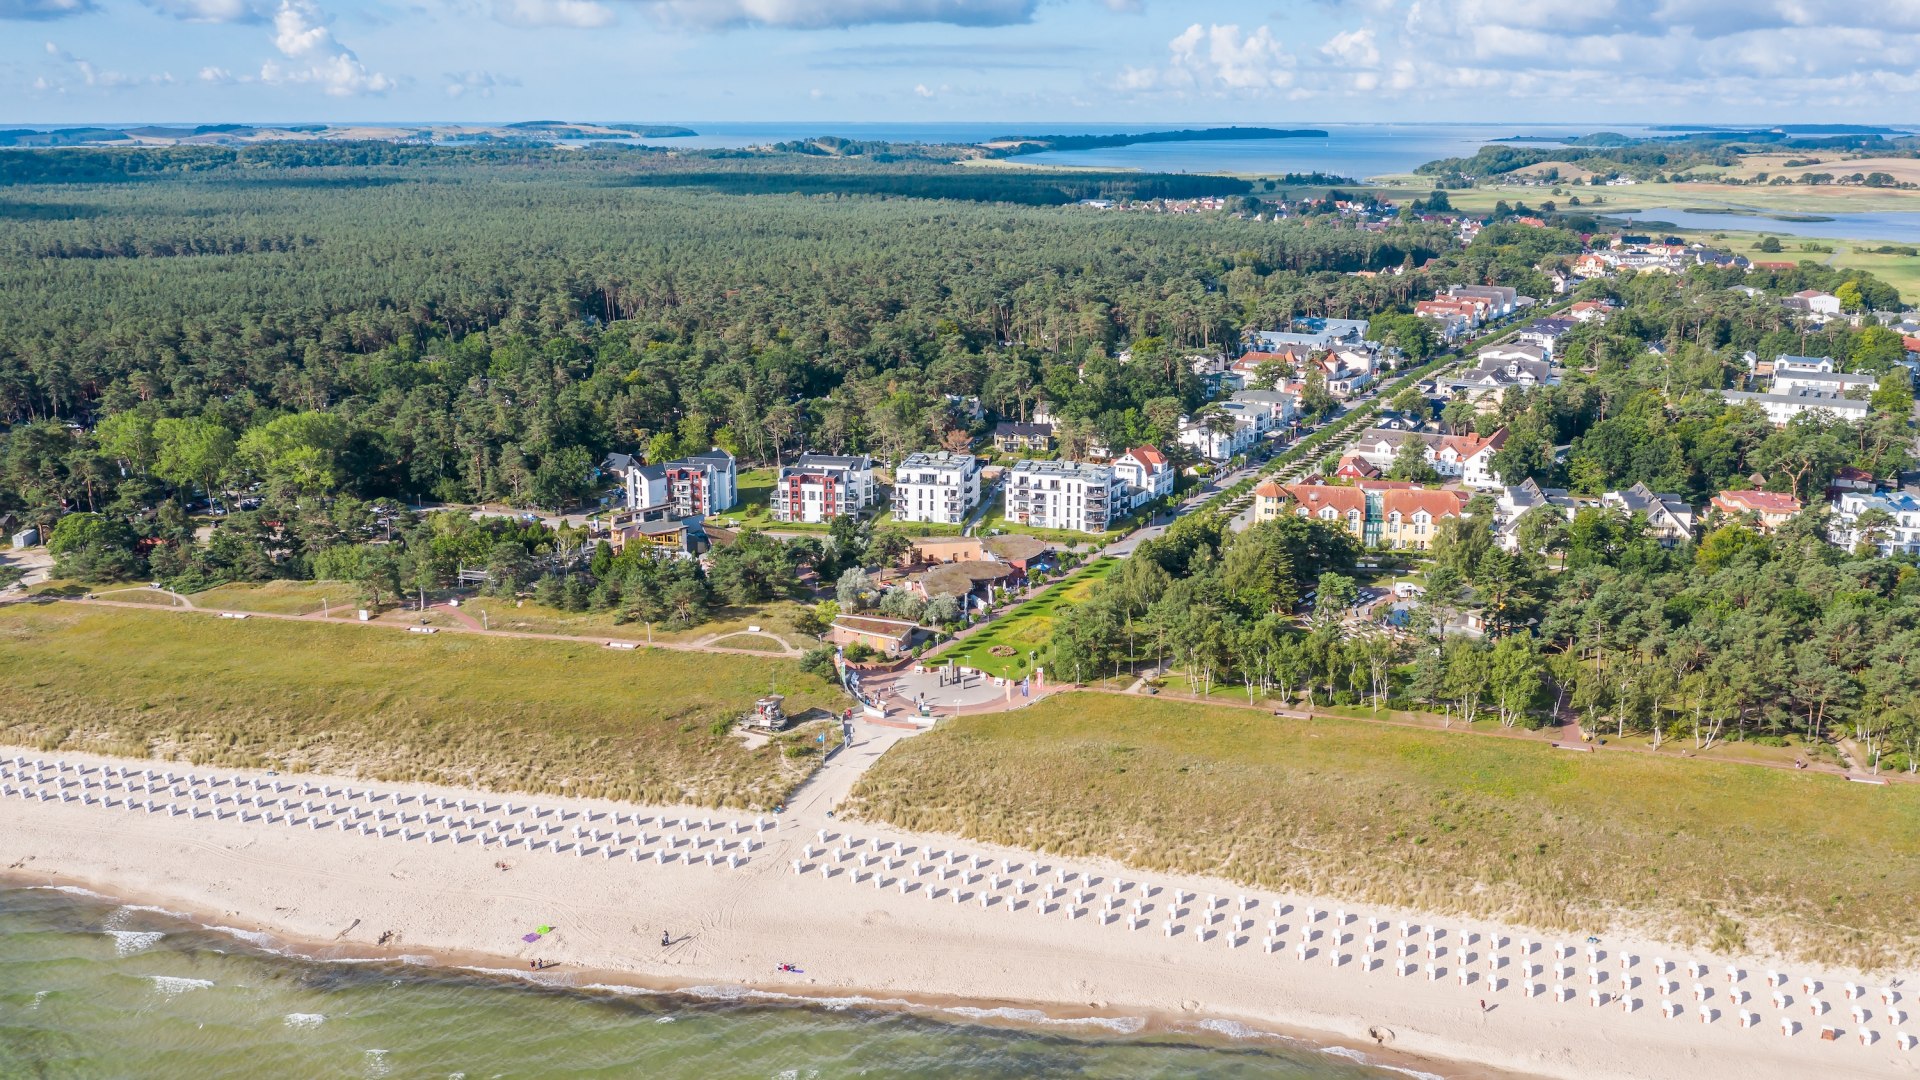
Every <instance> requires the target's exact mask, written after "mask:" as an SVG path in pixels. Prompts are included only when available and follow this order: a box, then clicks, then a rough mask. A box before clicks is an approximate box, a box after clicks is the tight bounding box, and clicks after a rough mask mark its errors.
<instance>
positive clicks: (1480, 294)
mask: <svg viewBox="0 0 1920 1080" xmlns="http://www.w3.org/2000/svg"><path fill="white" fill-rule="evenodd" d="M1447 296H1448V297H1450V298H1452V299H1454V300H1485V301H1486V302H1487V318H1488V319H1504V318H1506V317H1507V316H1509V315H1512V314H1513V313H1514V312H1516V311H1518V310H1520V309H1521V308H1523V307H1525V306H1527V305H1528V304H1531V303H1533V301H1532V299H1530V298H1528V297H1525V296H1521V295H1520V290H1518V289H1515V288H1512V287H1511V286H1507V285H1449V286H1447Z"/></svg>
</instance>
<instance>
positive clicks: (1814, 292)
mask: <svg viewBox="0 0 1920 1080" xmlns="http://www.w3.org/2000/svg"><path fill="white" fill-rule="evenodd" d="M1780 305H1781V306H1782V307H1785V308H1790V309H1792V310H1794V311H1804V312H1806V313H1807V314H1809V315H1815V316H1819V317H1821V318H1833V317H1835V316H1837V315H1839V314H1840V298H1839V297H1837V296H1835V295H1833V294H1832V293H1826V292H1821V291H1820V290H1819V289H1802V290H1800V291H1799V292H1797V293H1794V294H1793V295H1792V296H1786V297H1782V298H1781V299H1780Z"/></svg>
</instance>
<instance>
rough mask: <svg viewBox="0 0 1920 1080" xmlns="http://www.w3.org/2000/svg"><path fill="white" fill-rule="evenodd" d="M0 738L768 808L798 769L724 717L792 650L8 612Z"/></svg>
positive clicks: (796, 699)
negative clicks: (753, 743)
mask: <svg viewBox="0 0 1920 1080" xmlns="http://www.w3.org/2000/svg"><path fill="white" fill-rule="evenodd" d="M0 641H4V642H5V646H4V648H0V741H4V742H10V743H15V744H24V745H29V746H38V747H40V748H42V749H48V750H52V749H68V748H71V749H83V750H97V751H100V752H103V753H115V754H123V755H129V756H135V757H146V756H149V755H153V756H160V757H171V758H178V759H183V760H190V761H195V762H203V763H220V764H233V765H271V766H274V767H278V768H285V769H294V770H298V769H313V770H326V771H334V772H344V773H350V774H358V775H363V776H378V777H385V778H391V779H416V780H427V781H435V782H442V783H458V784H473V785H477V786H481V787H487V788H492V789H495V790H503V791H545V792H571V793H575V794H590V795H610V796H618V797H626V798H636V799H645V800H650V801H681V800H689V801H693V802H699V803H705V804H713V805H734V806H770V805H772V804H773V803H775V802H778V801H779V800H780V799H781V798H783V797H784V796H785V794H786V792H787V791H788V790H789V789H790V788H791V787H792V785H793V784H794V783H796V782H797V781H798V780H799V779H800V778H801V776H803V775H804V772H805V770H806V762H805V761H804V760H802V761H799V762H794V761H789V760H787V759H786V758H784V757H783V756H782V755H781V750H782V749H783V746H782V745H780V744H778V743H776V745H774V746H772V747H770V748H761V749H759V750H751V751H750V750H747V749H745V748H744V747H743V746H742V745H741V743H740V742H739V741H738V740H737V739H735V738H734V737H733V736H732V735H731V734H729V733H727V731H726V730H725V727H724V722H725V721H728V720H730V719H733V718H736V717H738V716H739V715H740V714H742V713H744V712H745V711H746V710H747V709H748V708H749V707H750V706H751V704H752V702H753V699H754V698H755V697H758V696H759V695H762V694H765V693H767V692H768V691H769V690H770V689H773V690H777V691H779V692H781V693H784V694H786V695H787V697H788V709H789V711H790V712H799V711H801V710H804V709H806V708H809V707H813V706H821V707H833V706H835V705H837V704H838V702H839V698H838V695H837V694H836V693H835V692H834V690H833V689H832V687H830V686H829V685H828V684H826V683H824V682H822V681H821V680H819V679H818V678H815V677H814V676H811V675H806V674H803V673H802V672H800V670H799V669H798V667H797V666H796V665H795V664H794V663H793V662H791V661H787V660H777V659H773V658H771V657H770V658H768V659H765V660H762V659H758V658H755V657H746V656H729V657H726V658H725V662H724V663H719V662H716V658H715V657H713V656H709V655H703V654H698V653H680V652H665V651H647V650H642V651H638V652H621V651H616V650H610V649H606V648H604V647H600V646H595V645H587V644H567V643H556V642H543V641H526V640H514V639H507V638H483V637H479V636H476V635H470V634H457V635H456V634H441V635H438V636H429V635H418V634H405V633H399V632H396V631H393V630H388V629H378V628H372V627H363V626H357V625H340V624H329V623H321V622H287V621H280V620H264V619H254V620H249V621H244V622H242V621H238V620H231V619H220V618H217V617H215V616H212V615H188V614H178V613H171V612H159V611H137V610H129V609H115V608H89V607H83V606H79V605H62V604H53V605H24V604H23V605H14V606H11V607H7V608H4V609H0Z"/></svg>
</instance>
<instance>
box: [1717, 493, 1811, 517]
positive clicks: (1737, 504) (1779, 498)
mask: <svg viewBox="0 0 1920 1080" xmlns="http://www.w3.org/2000/svg"><path fill="white" fill-rule="evenodd" d="M1713 505H1715V506H1717V507H1719V508H1720V509H1721V510H1723V511H1726V512H1727V513H1730V514H1744V513H1747V512H1749V511H1751V512H1753V513H1756V514H1797V513H1799V512H1800V500H1799V499H1796V498H1794V497H1793V496H1791V495H1788V494H1787V493H1786V492H1783V491H1723V492H1721V493H1720V494H1718V495H1715V496H1714V497H1713Z"/></svg>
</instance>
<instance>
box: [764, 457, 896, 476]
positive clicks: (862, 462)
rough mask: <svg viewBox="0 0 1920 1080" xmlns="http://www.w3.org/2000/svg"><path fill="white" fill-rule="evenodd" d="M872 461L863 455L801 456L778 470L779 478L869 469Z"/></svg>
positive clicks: (871, 466)
mask: <svg viewBox="0 0 1920 1080" xmlns="http://www.w3.org/2000/svg"><path fill="white" fill-rule="evenodd" d="M871 468H873V459H872V458H870V457H868V456H867V455H865V454H857V455H845V454H801V455H800V456H799V457H797V458H794V459H793V461H792V462H790V463H789V464H788V465H787V466H786V467H785V468H783V469H781V470H780V475H781V476H790V475H793V474H797V473H813V472H845V471H847V470H850V469H871Z"/></svg>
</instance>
